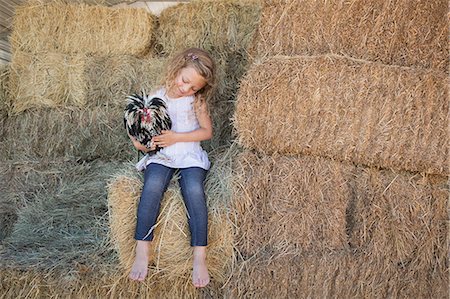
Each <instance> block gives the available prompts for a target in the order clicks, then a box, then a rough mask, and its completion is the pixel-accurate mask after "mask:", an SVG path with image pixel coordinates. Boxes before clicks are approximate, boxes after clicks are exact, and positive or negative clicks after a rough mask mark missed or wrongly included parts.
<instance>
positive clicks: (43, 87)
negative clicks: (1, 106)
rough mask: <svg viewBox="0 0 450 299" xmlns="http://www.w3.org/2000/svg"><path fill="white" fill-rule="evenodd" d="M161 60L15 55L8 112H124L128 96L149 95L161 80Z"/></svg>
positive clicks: (120, 56) (128, 56) (129, 57)
mask: <svg viewBox="0 0 450 299" xmlns="http://www.w3.org/2000/svg"><path fill="white" fill-rule="evenodd" d="M164 63H165V60H163V59H158V58H137V57H135V56H130V55H108V56H94V57H92V56H86V55H83V54H74V55H68V54H59V53H46V54H41V55H33V54H27V53H25V52H16V53H15V54H14V57H13V62H12V66H11V68H12V75H11V80H10V81H11V83H10V86H11V88H10V92H11V95H12V97H13V99H12V112H13V113H15V114H17V113H20V112H22V111H25V110H27V109H30V108H42V107H50V108H55V107H56V108H58V107H59V108H61V107H65V108H66V107H77V108H87V107H95V106H111V107H120V108H121V109H123V107H125V103H126V101H125V98H126V96H127V95H129V94H131V93H133V92H136V91H140V90H141V89H142V88H144V89H145V90H147V91H148V92H150V90H152V89H153V88H155V87H156V86H157V85H158V83H159V82H160V80H161V76H162V68H163V65H164Z"/></svg>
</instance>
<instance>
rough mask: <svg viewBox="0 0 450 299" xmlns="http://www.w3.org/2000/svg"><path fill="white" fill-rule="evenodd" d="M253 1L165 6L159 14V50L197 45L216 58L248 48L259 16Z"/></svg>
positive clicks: (171, 50) (204, 2) (174, 50)
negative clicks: (245, 2)
mask: <svg viewBox="0 0 450 299" xmlns="http://www.w3.org/2000/svg"><path fill="white" fill-rule="evenodd" d="M259 13H260V7H259V5H257V4H256V3H254V2H253V3H252V2H250V3H247V4H243V3H237V2H236V1H226V0H225V1H224V0H221V1H195V2H192V3H180V4H178V5H176V6H173V7H169V8H167V9H165V10H164V11H163V12H162V13H161V15H160V17H159V24H160V26H159V28H158V31H157V46H158V47H159V49H158V50H160V51H161V53H162V54H165V55H167V54H173V53H175V52H178V51H180V50H182V49H185V48H190V47H199V48H203V49H205V50H207V51H209V52H211V53H212V54H213V56H214V57H215V58H219V57H226V56H228V55H229V54H231V53H233V52H236V51H242V50H244V51H245V50H246V49H248V47H249V46H250V42H251V41H252V39H253V33H254V31H255V29H256V26H257V22H258V19H259Z"/></svg>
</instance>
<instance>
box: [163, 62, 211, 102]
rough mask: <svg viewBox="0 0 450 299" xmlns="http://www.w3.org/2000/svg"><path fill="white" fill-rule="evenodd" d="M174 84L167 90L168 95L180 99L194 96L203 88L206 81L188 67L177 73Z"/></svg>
mask: <svg viewBox="0 0 450 299" xmlns="http://www.w3.org/2000/svg"><path fill="white" fill-rule="evenodd" d="M174 83H175V84H174V85H173V86H172V87H171V88H170V90H169V95H170V96H171V97H174V98H181V97H187V96H191V95H194V94H195V93H196V92H197V91H199V90H200V89H202V88H203V87H204V86H205V84H206V81H205V79H204V78H203V77H202V76H200V75H199V73H198V72H197V71H196V70H195V69H194V68H193V67H190V66H188V67H185V68H182V69H181V70H180V71H179V72H178V75H177V76H176V77H175V82H174Z"/></svg>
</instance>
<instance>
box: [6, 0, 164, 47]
mask: <svg viewBox="0 0 450 299" xmlns="http://www.w3.org/2000/svg"><path fill="white" fill-rule="evenodd" d="M155 19H156V17H155V16H153V15H152V14H150V13H149V12H148V11H147V10H145V9H135V8H122V9H114V8H108V7H104V6H89V5H86V4H70V3H64V2H63V1H39V0H34V1H27V2H25V3H24V4H23V5H21V6H19V7H17V8H16V12H15V16H14V19H13V31H12V33H11V46H12V49H13V52H16V51H25V52H28V53H42V52H58V53H66V54H68V53H81V54H96V55H108V54H129V55H143V54H145V53H147V52H148V51H149V49H150V48H151V43H152V36H153V34H154V29H155V24H154V23H155Z"/></svg>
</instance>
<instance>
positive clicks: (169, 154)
mask: <svg viewBox="0 0 450 299" xmlns="http://www.w3.org/2000/svg"><path fill="white" fill-rule="evenodd" d="M152 96H155V97H158V98H160V99H162V100H163V101H164V102H165V103H166V105H167V108H168V113H169V116H170V119H171V120H172V131H174V132H177V133H186V132H191V131H194V130H197V129H198V128H200V125H199V123H198V120H197V117H196V115H195V112H194V99H195V98H194V96H188V97H181V98H177V99H171V98H169V97H168V96H167V95H166V89H165V88H160V89H159V90H157V91H156V93H154V94H153V95H152ZM150 163H157V164H162V165H164V166H167V167H171V168H187V167H201V168H203V169H205V170H208V169H209V167H210V165H211V164H210V162H209V159H208V154H207V153H206V152H205V151H204V150H203V149H202V147H201V145H200V142H198V141H197V142H177V143H175V144H172V145H170V146H167V147H164V148H162V149H161V150H160V151H159V152H157V153H156V154H154V155H152V156H149V155H145V156H144V157H143V158H142V159H141V160H140V161H139V162H138V163H137V164H136V168H137V169H138V170H139V171H142V170H144V169H145V167H146V166H147V165H148V164H150Z"/></svg>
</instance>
